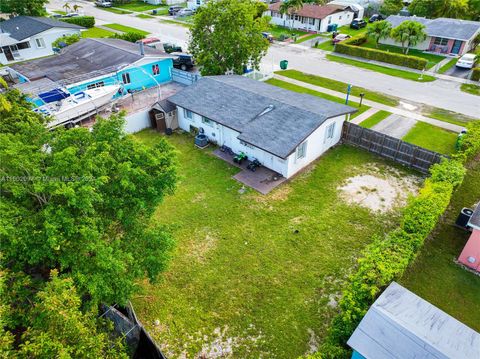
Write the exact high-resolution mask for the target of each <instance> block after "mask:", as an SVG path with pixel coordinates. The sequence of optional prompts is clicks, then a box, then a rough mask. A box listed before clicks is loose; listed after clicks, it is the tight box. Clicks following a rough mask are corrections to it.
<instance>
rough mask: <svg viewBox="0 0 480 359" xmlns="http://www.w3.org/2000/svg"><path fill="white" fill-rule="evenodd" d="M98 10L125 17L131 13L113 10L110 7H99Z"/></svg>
mask: <svg viewBox="0 0 480 359" xmlns="http://www.w3.org/2000/svg"><path fill="white" fill-rule="evenodd" d="M99 9H101V10H105V11H109V12H113V13H114V14H117V15H127V14H131V13H132V12H131V11H128V10H120V9H115V8H111V7H99Z"/></svg>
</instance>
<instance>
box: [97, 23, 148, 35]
mask: <svg viewBox="0 0 480 359" xmlns="http://www.w3.org/2000/svg"><path fill="white" fill-rule="evenodd" d="M103 26H105V27H108V28H110V29H113V30H117V31H122V32H136V33H137V34H141V35H145V36H147V35H148V34H150V33H149V32H148V31H143V30H140V29H136V28H134V27H130V26H125V25H121V24H106V25H103Z"/></svg>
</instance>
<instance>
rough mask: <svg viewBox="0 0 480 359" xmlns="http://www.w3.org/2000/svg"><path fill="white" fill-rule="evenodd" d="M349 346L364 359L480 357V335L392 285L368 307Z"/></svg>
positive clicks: (464, 358)
mask: <svg viewBox="0 0 480 359" xmlns="http://www.w3.org/2000/svg"><path fill="white" fill-rule="evenodd" d="M472 310H475V308H472ZM348 345H349V346H350V347H351V348H353V349H354V350H355V351H356V352H358V353H359V354H360V355H362V356H363V357H365V358H366V359H386V358H388V359H417V358H425V359H470V358H471V359H473V358H480V334H479V333H477V332H476V331H474V330H473V329H471V328H469V327H467V326H466V325H465V324H463V323H461V322H459V321H458V320H456V319H455V318H453V317H451V316H450V315H448V314H447V313H445V312H443V311H442V310H440V309H438V308H437V307H435V306H434V305H433V304H430V303H429V302H427V301H426V300H424V299H422V298H420V297H419V296H417V295H415V294H414V293H412V292H410V291H409V290H408V289H406V288H404V287H402V286H401V285H400V284H398V283H395V282H393V283H392V284H390V286H388V288H387V289H386V290H385V291H384V292H383V293H382V295H381V296H380V297H379V298H378V299H377V300H376V301H375V303H374V304H373V305H372V306H371V307H370V309H369V310H368V312H367V314H366V315H365V317H364V318H363V319H362V321H361V322H360V324H359V325H358V327H357V329H356V330H355V332H354V333H353V334H352V336H351V337H350V339H349V340H348Z"/></svg>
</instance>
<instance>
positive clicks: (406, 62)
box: [335, 34, 428, 70]
mask: <svg viewBox="0 0 480 359" xmlns="http://www.w3.org/2000/svg"><path fill="white" fill-rule="evenodd" d="M367 39H368V38H367V35H365V34H363V35H358V36H354V37H351V38H350V39H347V40H345V41H342V42H340V43H338V44H337V45H335V52H338V53H340V54H345V55H350V56H357V57H363V58H365V59H368V60H375V61H380V62H386V63H389V64H393V65H399V66H405V67H409V68H412V69H417V70H423V69H425V68H426V66H427V63H428V61H427V60H426V59H422V58H421V57H417V56H409V55H402V54H396V53H393V52H386V51H382V50H378V49H370V48H368V47H361V46H359V45H362V44H363V43H365V42H366V41H367Z"/></svg>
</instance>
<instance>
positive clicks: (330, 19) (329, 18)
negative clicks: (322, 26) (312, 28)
mask: <svg viewBox="0 0 480 359" xmlns="http://www.w3.org/2000/svg"><path fill="white" fill-rule="evenodd" d="M331 23H332V17H331V16H329V17H328V25H330V24H331Z"/></svg>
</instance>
